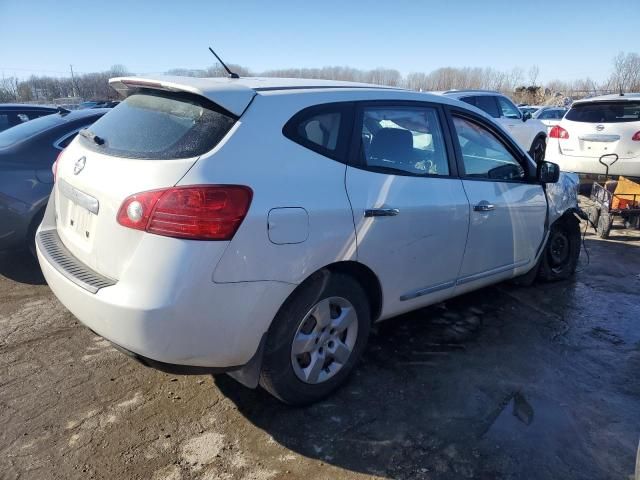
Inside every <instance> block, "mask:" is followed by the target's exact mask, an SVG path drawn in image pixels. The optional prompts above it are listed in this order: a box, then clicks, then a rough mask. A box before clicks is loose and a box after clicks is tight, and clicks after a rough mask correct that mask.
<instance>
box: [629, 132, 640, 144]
mask: <svg viewBox="0 0 640 480" xmlns="http://www.w3.org/2000/svg"><path fill="white" fill-rule="evenodd" d="M631 140H633V141H634V142H640V130H638V131H637V132H636V133H634V134H633V137H631Z"/></svg>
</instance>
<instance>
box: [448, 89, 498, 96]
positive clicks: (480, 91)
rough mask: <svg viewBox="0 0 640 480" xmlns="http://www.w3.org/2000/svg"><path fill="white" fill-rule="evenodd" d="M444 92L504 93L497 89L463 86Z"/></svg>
mask: <svg viewBox="0 0 640 480" xmlns="http://www.w3.org/2000/svg"><path fill="white" fill-rule="evenodd" d="M443 93H445V94H446V93H496V94H498V95H502V94H501V93H500V92H498V91H496V90H483V89H481V88H463V89H459V90H458V89H455V88H454V89H452V90H446V91H444V92H443Z"/></svg>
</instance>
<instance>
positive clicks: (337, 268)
mask: <svg viewBox="0 0 640 480" xmlns="http://www.w3.org/2000/svg"><path fill="white" fill-rule="evenodd" d="M327 272H328V273H330V274H331V273H342V274H345V275H349V276H351V277H353V278H354V279H355V280H356V281H358V282H359V283H360V285H362V288H364V290H365V292H366V294H367V299H368V300H369V307H370V309H371V321H375V320H377V319H378V317H380V313H381V312H382V287H381V285H380V281H379V280H378V277H377V276H376V274H375V273H373V271H372V270H371V269H370V268H369V267H367V266H366V265H363V264H362V263H358V262H354V261H342V262H336V263H332V264H330V265H326V266H324V267H322V268H321V269H320V270H317V271H315V272H313V273H312V274H311V275H309V276H308V277H307V278H306V279H305V280H304V281H303V282H302V283H301V284H300V285H302V284H304V283H306V282H309V281H313V279H315V278H316V277H317V276H318V275H323V274H324V275H326V274H327ZM298 288H299V286H298ZM296 290H297V288H296ZM294 292H295V290H294ZM292 295H293V294H292Z"/></svg>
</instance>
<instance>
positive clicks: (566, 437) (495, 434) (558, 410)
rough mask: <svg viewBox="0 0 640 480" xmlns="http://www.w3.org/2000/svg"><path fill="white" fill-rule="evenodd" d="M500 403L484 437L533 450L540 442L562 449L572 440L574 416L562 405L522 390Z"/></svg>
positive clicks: (498, 442) (573, 438)
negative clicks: (500, 407) (500, 406)
mask: <svg viewBox="0 0 640 480" xmlns="http://www.w3.org/2000/svg"><path fill="white" fill-rule="evenodd" d="M503 405H504V406H503V407H502V409H501V410H500V409H498V410H497V412H496V414H495V419H494V420H493V422H491V423H490V425H489V428H488V429H487V430H486V432H485V433H484V434H483V435H482V437H483V438H484V439H487V440H489V441H492V442H495V443H497V444H505V443H510V444H513V443H515V444H520V446H522V447H523V448H526V447H527V446H530V447H531V448H532V450H533V449H536V448H539V446H540V445H546V446H547V447H550V448H552V449H554V448H562V446H565V447H566V445H567V442H570V441H572V440H574V441H575V438H576V437H575V436H576V431H575V428H574V425H573V419H572V418H571V415H570V413H569V411H568V410H567V409H566V408H565V407H564V406H562V405H559V404H557V403H555V402H553V401H551V400H549V399H545V398H542V397H532V398H529V397H527V396H526V395H525V394H523V393H521V392H515V393H513V394H512V395H511V396H510V397H507V399H505V402H504V403H503ZM547 447H545V448H547Z"/></svg>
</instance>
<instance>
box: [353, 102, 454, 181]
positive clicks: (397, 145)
mask: <svg viewBox="0 0 640 480" xmlns="http://www.w3.org/2000/svg"><path fill="white" fill-rule="evenodd" d="M361 137H362V157H363V161H364V164H365V166H366V167H367V168H369V169H370V170H374V171H379V172H383V173H391V174H394V173H396V172H397V173H400V174H402V173H408V174H411V175H449V163H448V160H447V152H446V149H445V143H444V136H443V134H442V128H441V126H440V122H439V120H438V112H437V111H436V110H435V109H434V108H430V107H405V106H397V107H365V108H364V110H363V116H362V126H361Z"/></svg>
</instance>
